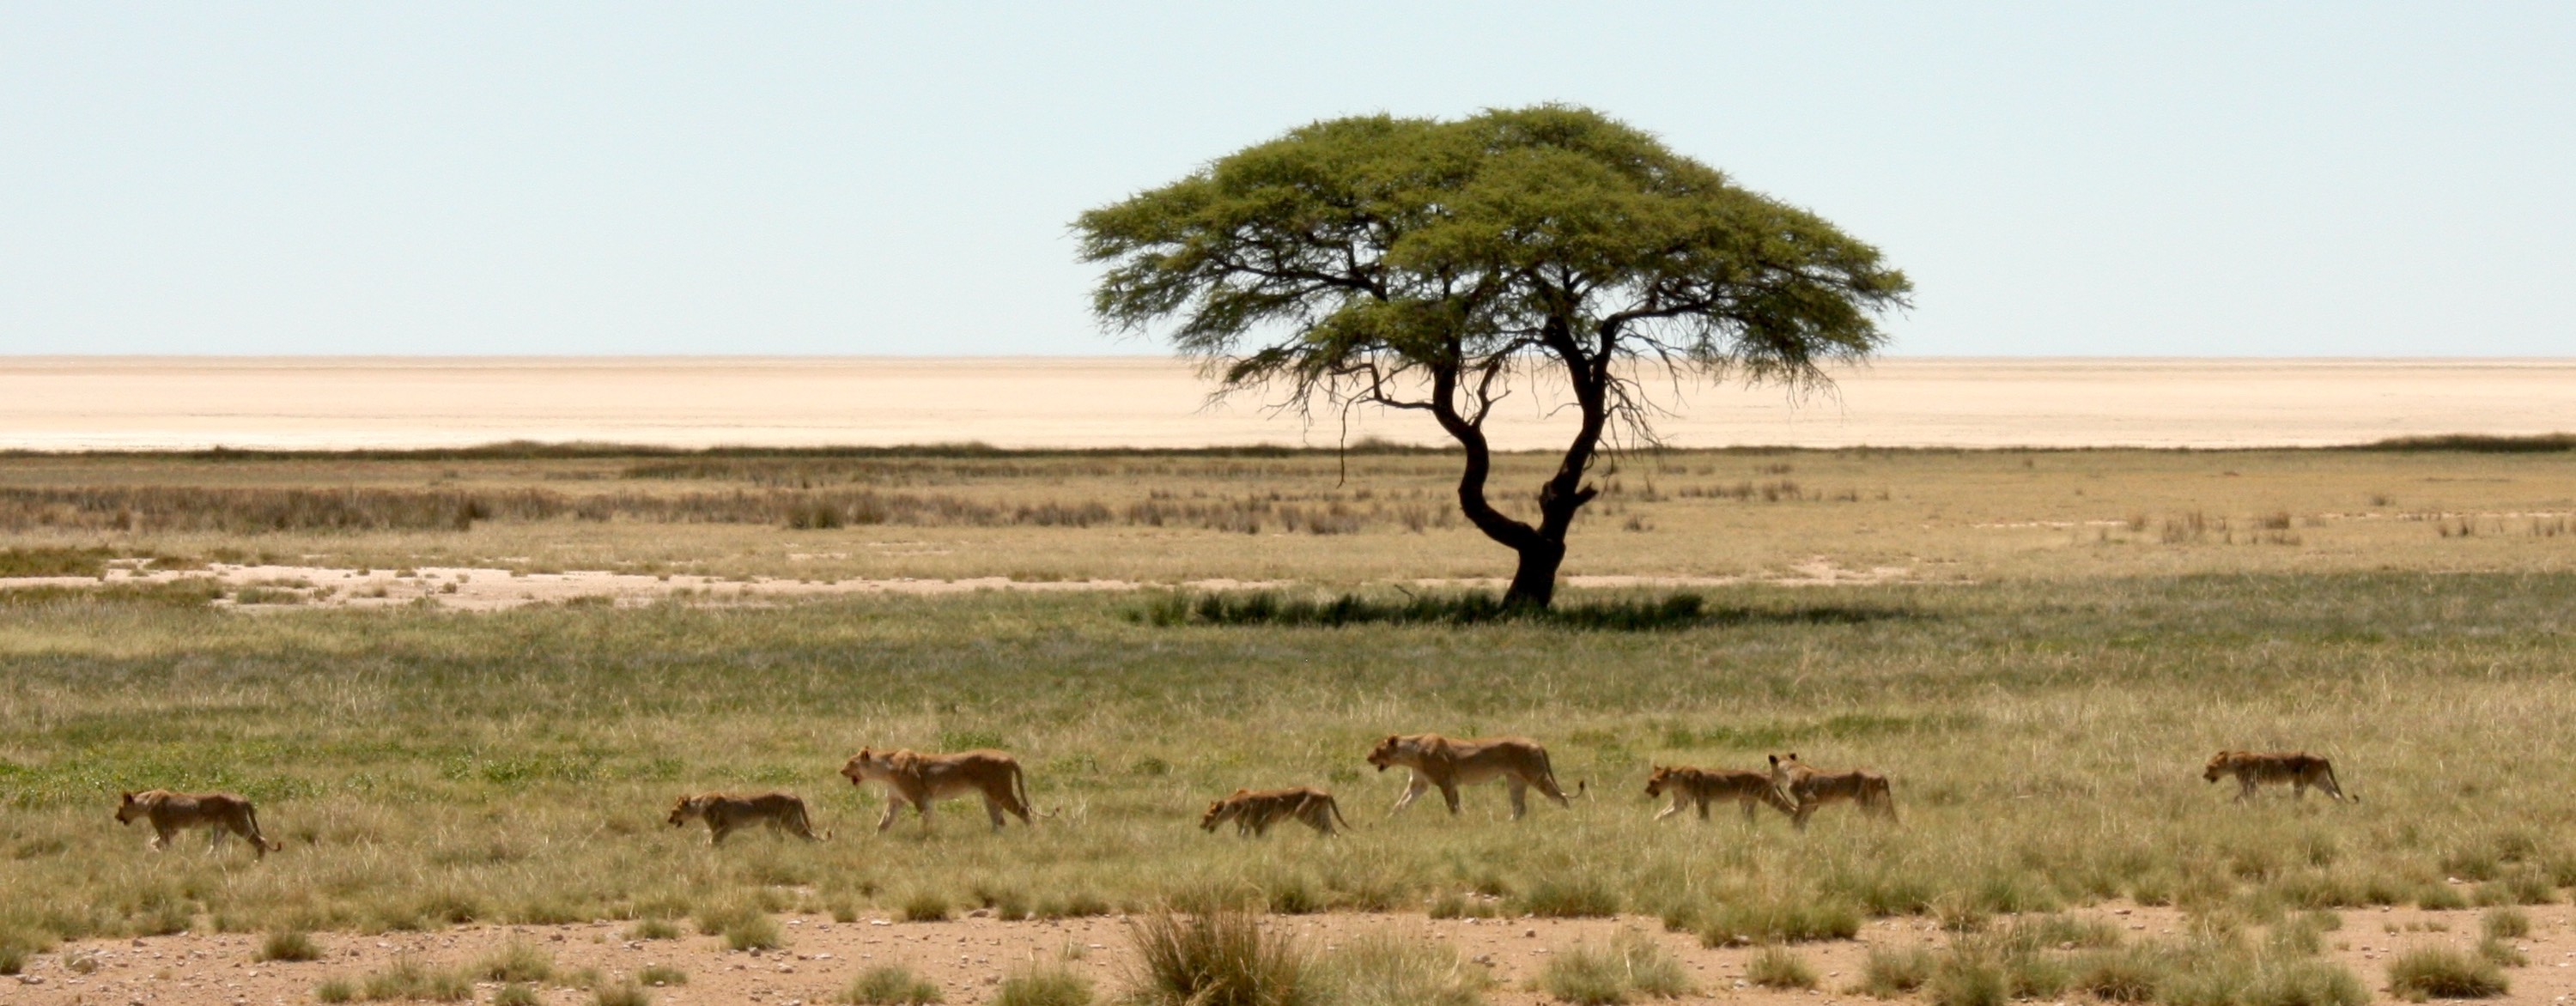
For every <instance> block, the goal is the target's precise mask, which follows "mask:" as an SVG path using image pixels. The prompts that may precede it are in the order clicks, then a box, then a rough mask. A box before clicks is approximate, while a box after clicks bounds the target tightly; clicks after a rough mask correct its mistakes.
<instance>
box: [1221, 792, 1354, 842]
mask: <svg viewBox="0 0 2576 1006" xmlns="http://www.w3.org/2000/svg"><path fill="white" fill-rule="evenodd" d="M1288 820H1295V821H1300V822H1303V823H1304V824H1305V825H1306V826H1307V827H1309V828H1313V829H1315V831H1316V833H1318V834H1322V835H1326V836H1329V835H1331V834H1332V833H1333V823H1334V822H1336V821H1339V822H1341V826H1342V827H1344V828H1348V827H1350V826H1351V823H1350V822H1349V821H1346V820H1343V819H1342V808H1341V806H1340V805H1339V804H1336V803H1334V802H1333V795H1332V794H1331V793H1327V792H1324V791H1323V790H1320V789H1316V788H1314V787H1312V786H1296V787H1291V788H1288V789H1238V790H1235V791H1234V794H1233V795H1232V796H1228V797H1226V798H1225V799H1222V800H1218V801H1216V802H1214V803H1210V804H1208V807H1207V813H1205V814H1201V815H1199V828H1200V829H1201V830H1203V831H1210V832H1213V831H1215V830H1216V826H1217V825H1220V824H1224V823H1225V822H1227V821H1232V822H1234V833H1235V834H1237V835H1244V836H1253V835H1268V834H1270V826H1271V825H1274V824H1278V823H1279V822H1281V821H1288Z"/></svg>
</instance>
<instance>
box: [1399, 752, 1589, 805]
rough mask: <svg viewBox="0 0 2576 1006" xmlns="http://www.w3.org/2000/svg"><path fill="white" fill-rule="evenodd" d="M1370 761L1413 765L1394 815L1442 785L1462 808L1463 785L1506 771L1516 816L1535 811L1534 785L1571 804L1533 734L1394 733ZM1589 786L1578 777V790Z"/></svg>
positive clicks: (1449, 798)
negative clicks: (1531, 802) (1531, 795)
mask: <svg viewBox="0 0 2576 1006" xmlns="http://www.w3.org/2000/svg"><path fill="white" fill-rule="evenodd" d="M1368 762H1369V764H1371V765H1375V766H1377V770H1378V771H1380V772H1384V771H1386V770H1387V768H1388V766H1392V765H1402V766H1404V767H1406V768H1408V769H1412V770H1413V784H1412V785H1411V786H1407V787H1405V790H1404V795H1403V796H1400V797H1397V798H1396V800H1395V809H1394V810H1390V811H1388V812H1387V813H1388V814H1390V815H1392V814H1395V813H1398V812H1401V811H1403V810H1404V808H1406V807H1409V806H1412V804H1413V801H1414V800H1416V799H1419V798H1420V797H1421V796H1422V791H1424V790H1427V789H1430V788H1431V787H1433V786H1438V787H1440V798H1441V799H1443V800H1446V801H1448V803H1449V813H1450V814H1451V815H1452V816H1454V815H1456V814H1457V813H1458V787H1460V786H1473V785H1475V784H1477V783H1480V782H1485V781H1487V780H1491V779H1494V778H1496V777H1500V778H1501V779H1502V780H1503V781H1504V782H1505V783H1507V784H1509V785H1510V786H1511V791H1512V820H1515V821H1518V820H1520V819H1521V816H1522V815H1524V814H1527V813H1529V795H1528V794H1529V788H1530V787H1532V786H1536V787H1538V791H1539V792H1540V793H1543V794H1546V795H1547V798H1548V799H1550V800H1554V801H1556V802H1557V805H1558V806H1562V807H1568V808H1571V807H1572V806H1574V805H1573V804H1572V803H1569V802H1567V801H1566V798H1565V791H1564V790H1561V789H1558V788H1557V786H1556V771H1555V770H1554V769H1552V768H1549V767H1548V762H1547V749H1546V748H1544V747H1541V746H1539V743H1538V742H1537V741H1534V740H1531V739H1529V738H1527V737H1486V738H1481V739H1477V740H1452V739H1450V738H1447V737H1442V736H1440V735H1439V734H1407V735H1402V736H1399V735H1396V734H1388V735H1387V737H1386V739H1385V740H1382V741H1379V742H1377V747H1376V749H1374V750H1372V751H1370V752H1369V756H1368ZM1582 791H1583V785H1582V784H1580V783H1578V784H1577V785H1576V786H1575V792H1577V793H1580V792H1582Z"/></svg>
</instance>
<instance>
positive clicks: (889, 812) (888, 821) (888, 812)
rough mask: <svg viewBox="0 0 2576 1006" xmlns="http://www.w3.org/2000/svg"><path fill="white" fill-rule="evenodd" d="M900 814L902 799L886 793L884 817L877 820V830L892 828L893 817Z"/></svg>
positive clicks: (901, 811)
mask: <svg viewBox="0 0 2576 1006" xmlns="http://www.w3.org/2000/svg"><path fill="white" fill-rule="evenodd" d="M901 813H903V798H902V797H900V796H897V795H895V794H893V793H887V794H886V809H885V816H883V817H880V818H877V830H878V831H884V830H886V829H888V828H891V827H894V819H895V815H898V814H901Z"/></svg>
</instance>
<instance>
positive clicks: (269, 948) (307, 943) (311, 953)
mask: <svg viewBox="0 0 2576 1006" xmlns="http://www.w3.org/2000/svg"><path fill="white" fill-rule="evenodd" d="M255 956H256V958H257V959H258V960H262V961H318V960H321V959H322V948H321V947H319V946H316V945H315V944H314V942H313V937H312V935H311V934H309V933H304V932H301V931H298V930H292V929H288V930H279V931H277V932H274V933H270V934H268V937H267V938H266V939H263V940H261V941H260V943H259V953H258V954H257V955H255Z"/></svg>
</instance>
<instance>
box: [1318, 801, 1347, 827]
mask: <svg viewBox="0 0 2576 1006" xmlns="http://www.w3.org/2000/svg"><path fill="white" fill-rule="evenodd" d="M1324 809H1325V810H1327V811H1331V812H1332V815H1333V820H1335V821H1339V822H1341V823H1342V830H1343V831H1349V830H1351V822H1350V819H1349V818H1346V817H1343V816H1342V804H1341V801H1339V800H1335V799H1333V798H1332V797H1329V796H1328V797H1325V798H1324Z"/></svg>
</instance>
